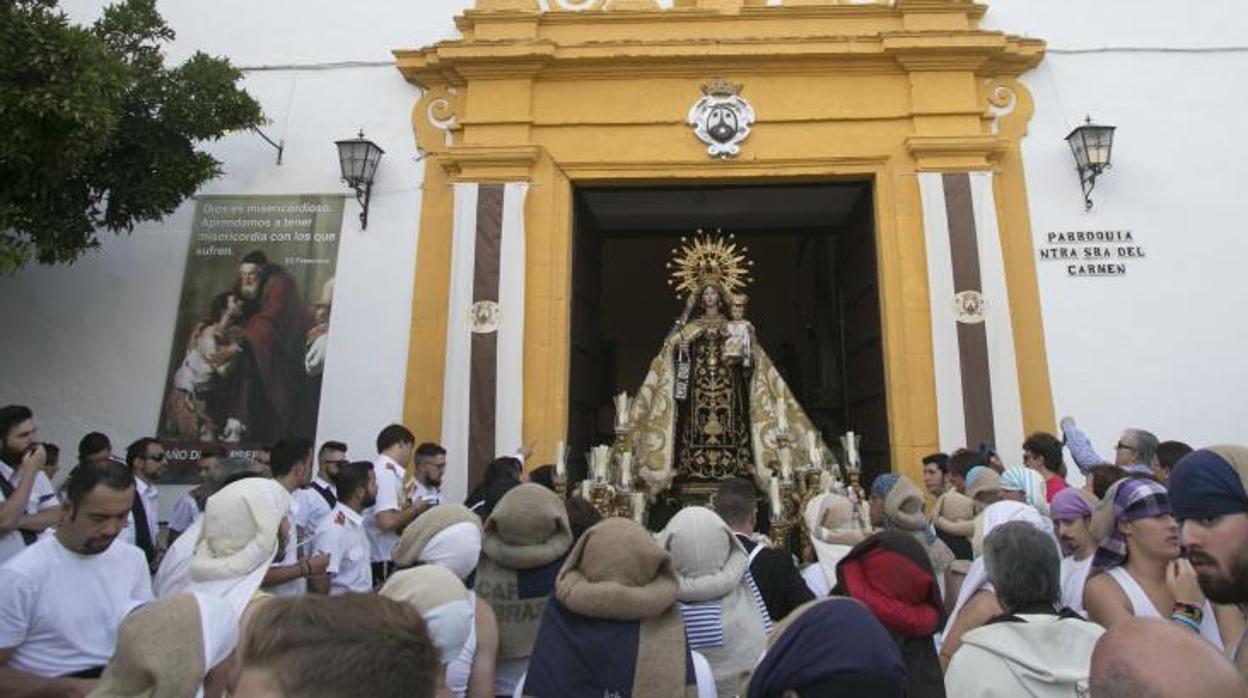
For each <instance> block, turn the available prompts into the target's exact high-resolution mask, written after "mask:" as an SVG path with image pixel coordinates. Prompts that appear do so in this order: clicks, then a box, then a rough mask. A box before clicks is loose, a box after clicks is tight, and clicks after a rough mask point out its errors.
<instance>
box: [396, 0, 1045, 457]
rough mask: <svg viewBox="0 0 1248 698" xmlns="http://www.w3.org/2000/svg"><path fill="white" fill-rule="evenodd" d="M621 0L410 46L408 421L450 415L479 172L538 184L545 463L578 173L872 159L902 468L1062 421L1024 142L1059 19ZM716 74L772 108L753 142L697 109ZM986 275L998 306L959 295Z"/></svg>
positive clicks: (535, 323)
mask: <svg viewBox="0 0 1248 698" xmlns="http://www.w3.org/2000/svg"><path fill="white" fill-rule="evenodd" d="M605 4H609V5H610V6H609V7H605V8H604V7H603V5H604V3H603V2H602V1H601V0H598V1H594V0H589V1H587V2H579V1H578V2H575V3H554V4H553V5H552V7H553V9H552V10H551V11H547V10H546V9H545V8H544V3H543V4H539V3H538V2H536V1H535V0H477V3H476V7H475V8H474V9H472V10H469V11H466V12H465V13H464V14H463V15H461V16H458V17H456V20H455V21H456V26H457V27H458V28H459V30H460V32H461V33H462V35H463V36H462V38H461V39H458V40H454V41H446V42H442V43H439V44H436V45H434V46H430V47H426V48H423V49H417V50H402V51H396V52H395V56H396V59H397V66H398V69H399V70H400V72H401V73H402V74H403V76H404V77H405V78H406V79H407V80H408V81H409V82H412V83H414V84H416V85H419V86H420V87H421V88H422V89H423V90H424V94H423V96H422V98H421V99H420V100H419V101H418V102H417V104H416V105H415V107H414V109H413V113H412V122H413V128H414V131H415V135H416V140H417V143H418V144H419V145H420V146H421V147H422V148H423V149H424V150H425V151H427V152H428V153H429V156H428V158H427V160H426V172H425V181H424V186H423V191H422V210H421V216H420V239H419V245H418V252H417V271H416V281H415V288H414V298H413V310H412V325H411V326H412V330H411V341H410V345H409V361H408V379H407V385H406V388H405V398H404V404H405V411H404V418H405V421H406V422H407V423H408V424H409V425H411V426H412V427H414V428H415V429H416V430H417V432H418V433H421V434H442V433H445V432H444V426H445V424H444V420H443V413H444V404H445V398H446V390H447V385H448V382H447V370H448V369H447V365H448V364H447V359H448V343H447V341H445V338H446V337H447V336H448V334H447V332H448V315H449V311H448V307H449V305H448V304H449V303H450V302H451V295H452V292H451V286H452V275H453V272H452V247H453V240H452V238H453V235H452V228H453V226H454V225H455V210H456V205H457V204H456V201H457V199H456V191H457V189H456V186H457V185H464V184H474V183H475V184H491V183H516V182H524V183H527V198H526V199H525V200H524V202H523V214H522V215H523V226H524V235H523V237H524V256H523V260H522V266H523V276H524V279H525V283H524V287H523V288H524V291H523V318H524V320H523V349H522V355H523V358H522V366H523V367H522V369H521V370H520V371H519V373H520V374H521V375H518V376H515V375H509V376H506V377H505V378H506V379H507V380H509V381H512V383H511V384H512V385H515V384H516V383H517V382H518V384H519V385H520V386H522V390H523V400H522V408H521V409H522V425H521V426H517V429H519V430H522V433H523V438H524V440H525V441H528V440H536V441H537V442H538V444H539V450H538V453H537V454H536V455H537V457H538V458H539V460H540V462H545V461H546V460H548V459H550V458H552V453H553V449H554V444H555V442H556V441H558V440H560V439H562V438H563V436H564V434H563V431H564V429H565V425H566V424H567V413H566V410H567V405H566V396H567V394H568V392H567V391H568V380H569V376H568V369H569V360H570V359H569V343H570V342H569V332H570V327H571V319H570V316H569V315H570V305H571V304H570V295H569V294H570V289H571V278H572V269H571V234H572V186H573V184H578V185H580V184H586V185H603V184H610V185H619V184H627V183H646V184H651V185H653V184H662V183H672V184H676V183H691V182H711V181H714V182H730V183H748V182H768V183H776V182H782V181H810V180H821V181H826V180H836V179H854V180H862V179H870V180H871V181H872V184H873V188H874V192H875V201H874V214H875V221H876V236H877V239H876V242H877V256H878V257H877V262H878V268H879V276H880V278H879V289H880V305H881V314H882V325H883V335H884V369H885V371H884V372H885V382H886V392H887V404H888V419H889V430H888V432H889V451H890V452H891V453H892V457H893V459H894V461H893V467H894V469H895V470H898V471H900V472H907V473H909V474H911V475H917V474H918V472H919V470H918V469H919V465H918V462H919V458H920V457H921V456H922V455H923V454H925V453H928V452H931V451H934V450H938V448H940V447H944V448H949V447H951V446H952V445H964V444H966V443H971V445H972V446H974V445H975V443H973V442H972V441H971V439H972V438H976V437H978V436H979V435H981V434H983V433H987V434H995V435H996V438H997V439H998V443H999V444H1000V445H1001V447H1003V448H1015V447H1017V446H1018V444H1019V443H1021V436H1020V435H1021V434H1025V433H1027V432H1029V431H1031V430H1034V429H1052V428H1053V424H1054V413H1053V404H1052V396H1051V391H1050V386H1049V376H1048V362H1047V358H1046V355H1045V352H1044V335H1043V328H1042V323H1041V314H1040V313H1041V311H1040V300H1039V291H1038V286H1037V282H1036V270H1035V261H1034V257H1033V253H1032V243H1031V231H1030V224H1029V214H1028V211H1027V195H1026V188H1025V182H1024V177H1023V169H1022V162H1021V152H1020V147H1019V140H1020V139H1021V138H1022V137H1023V135H1025V131H1026V124H1027V121H1028V120H1029V119H1030V117H1031V114H1032V103H1031V97H1030V94H1029V93H1028V92H1027V90H1026V89H1025V88H1024V87H1023V86H1022V85H1021V84H1020V83H1019V81H1018V77H1019V75H1021V74H1022V73H1024V72H1026V71H1028V70H1030V69H1032V68H1034V67H1035V66H1036V65H1038V64H1039V62H1040V61H1041V60H1042V58H1043V53H1044V44H1043V42H1041V41H1038V40H1032V39H1023V38H1019V37H1015V36H1010V35H1006V34H1003V33H1000V32H995V31H988V30H983V29H980V28H979V22H980V19H981V18H982V17H983V15H984V13H985V11H986V7H985V6H984V5H981V4H975V3H972V2H967V1H964V0H898V1H897V2H896V3H893V4H867V5H864V4H853V5H848V4H839V3H835V2H831V1H823V2H821V1H819V0H801V1H800V2H798V1H795V0H789V1H788V2H787V3H784V4H782V5H780V6H767V5H766V3H765V0H676V1H675V6H674V7H673V8H671V9H667V10H661V9H657V6H656V5H655V4H654V3H653V2H652V1H650V0H615V2H613V3H605ZM569 5H571V6H572V7H574V8H581V9H579V10H571V9H568V10H564V9H560V8H564V7H567V6H569ZM715 79H726V80H728V81H730V82H732V83H735V84H739V85H741V86H742V88H743V89H742V92H741V94H742V96H743V97H744V98H746V99H747V100H749V102H750V103H751V104H752V106H753V109H754V111H755V112H756V114H757V120H756V121H755V122H754V124H753V125H752V133H751V134H750V136H749V138H747V139H746V140H745V141H744V142H743V143H742V144H741V153H740V154H739V155H738V156H736V157H733V158H722V157H711V156H709V155H708V153H707V147H706V145H705V144H704V143H702V142H701V141H699V140H698V139H697V138H696V137H695V135H694V132H693V129H692V128H691V127H690V126H689V125H688V124H687V123H686V117H687V115H688V113H689V110H690V107H691V105H693V104H694V102H695V101H696V100H697V99H698V98H699V97H701V94H702V93H701V91H700V88H701V86H702V85H704V84H706V83H709V82H711V81H712V80H715ZM968 235H969V237H967V236H968ZM968 241H969V242H968ZM968 245H969V247H968ZM967 249H970V250H972V254H971V257H977V258H976V259H974V260H973V262H974V264H973V265H972V266H971V267H967V263H966V261H965V256H966V255H965V254H960V251H961V252H965V251H966V250H967ZM976 251H977V252H978V255H976V254H975V252H976ZM951 257H952V264H951V263H950V258H951ZM946 267H951V268H946ZM968 270H969V272H974V273H973V274H971V276H968V273H969V272H968ZM968 289H970V290H971V292H972V293H975V294H979V295H976V296H974V297H975V298H977V299H980V300H981V301H982V305H983V307H984V308H987V311H986V312H987V313H988V314H987V316H986V317H987V319H986V320H985V316H984V315H980V316H978V317H975V316H974V314H973V313H971V314H966V313H961V312H958V311H955V298H954V296H955V294H954V293H953V291H954V290H958V291H959V293H957V294H956V296H957V298H958V302H962V301H964V300H965V299H966V298H967V296H966V291H967V290H968ZM946 293H947V295H946ZM977 307H978V306H977ZM968 348H969V349H968ZM503 389H504V388H502V387H500V388H499V390H503ZM985 400H986V401H987V402H986V404H985V402H984V401H985ZM985 420H986V421H985ZM985 428H986V429H987V430H988V431H986V432H985V431H984V429H985ZM500 433H501V432H500ZM1015 438H1018V439H1019V442H1018V443H1013V442H1012V441H1013V439H1015ZM514 445H515V444H502V443H500V444H497V449H496V450H499V451H502V450H507V449H510V448H511V447H513V446H514Z"/></svg>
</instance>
